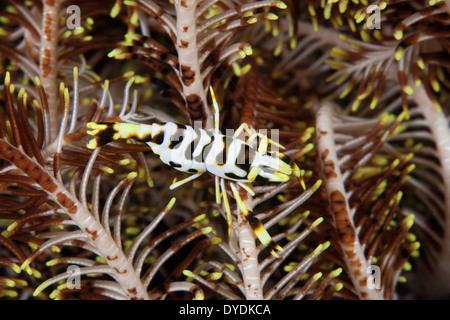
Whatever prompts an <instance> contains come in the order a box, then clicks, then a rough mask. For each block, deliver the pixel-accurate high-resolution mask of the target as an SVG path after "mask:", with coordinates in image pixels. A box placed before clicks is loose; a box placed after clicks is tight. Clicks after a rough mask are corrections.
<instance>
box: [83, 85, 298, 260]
mask: <svg viewBox="0 0 450 320" xmlns="http://www.w3.org/2000/svg"><path fill="white" fill-rule="evenodd" d="M210 92H211V97H212V102H213V107H214V125H215V128H214V130H213V131H208V130H204V129H200V128H196V127H192V126H187V125H183V124H178V123H174V122H166V123H152V124H132V123H120V122H116V123H107V122H89V123H88V124H87V127H88V129H90V130H89V131H88V134H90V135H93V136H95V138H94V139H92V140H90V141H89V143H88V144H87V147H88V148H89V149H95V148H97V147H100V146H102V145H104V144H107V143H108V142H110V141H113V140H117V139H129V138H132V139H135V140H137V141H140V142H144V143H146V144H148V145H149V146H150V147H151V149H152V151H153V152H154V153H155V154H156V155H158V156H159V157H160V159H161V161H162V162H163V163H165V164H167V165H169V166H171V167H172V168H175V169H177V170H179V171H183V172H188V173H191V175H190V176H188V177H187V178H185V179H183V180H180V181H176V180H175V181H174V182H173V183H172V185H171V186H170V189H171V190H173V189H175V188H177V187H179V186H181V185H183V184H185V183H187V182H189V181H192V180H194V179H196V178H198V177H200V176H201V175H202V174H203V173H205V172H209V173H211V174H212V175H214V177H215V194H216V202H217V204H221V203H222V201H223V205H224V209H225V212H226V215H227V222H228V232H229V233H230V232H231V221H232V216H231V210H230V205H229V201H228V197H227V192H226V189H225V180H227V181H228V182H229V184H230V188H231V191H232V193H233V196H234V198H235V200H236V202H237V205H238V207H239V209H240V210H241V211H242V212H243V213H244V216H245V217H246V219H247V221H248V222H249V224H250V226H251V227H252V229H253V230H254V232H255V234H256V236H257V237H258V239H259V240H260V241H261V243H262V244H263V245H265V246H267V247H268V248H269V250H270V253H271V254H272V255H274V256H275V257H278V254H277V253H276V250H277V251H283V249H282V247H281V246H280V245H278V244H277V243H275V242H274V241H273V239H272V237H271V236H270V234H269V233H268V232H267V230H266V229H265V228H264V226H263V224H262V223H261V221H260V220H259V219H258V218H256V217H255V215H254V213H253V212H252V211H250V210H248V208H247V206H246V205H245V203H244V201H243V199H242V198H241V196H240V194H239V192H238V187H237V186H241V187H242V188H244V189H245V190H246V191H247V192H248V193H249V194H250V195H251V196H254V195H255V193H254V192H253V190H252V189H251V188H250V187H249V186H248V185H247V183H251V182H254V181H267V182H268V181H270V182H280V183H281V182H286V181H288V180H289V179H290V176H291V175H293V176H295V177H297V178H298V179H299V180H300V182H301V185H302V187H303V188H304V189H305V185H304V182H303V179H302V176H303V174H304V171H303V170H300V168H299V167H298V166H297V165H296V164H295V163H294V162H292V161H290V159H289V158H288V157H287V156H286V155H284V154H283V153H280V152H272V153H268V152H267V149H268V145H269V143H270V144H273V145H276V146H279V147H281V148H282V146H281V145H279V144H277V143H275V142H274V141H272V140H270V139H269V138H268V137H267V136H266V135H263V134H261V133H253V134H251V135H250V136H249V138H248V140H246V141H244V140H242V139H239V136H240V134H241V133H242V132H243V131H246V132H250V129H249V127H248V126H247V125H246V124H245V123H243V124H242V125H241V126H240V127H239V128H238V129H237V130H236V131H235V133H234V135H233V136H228V135H224V134H222V133H221V132H220V131H219V108H218V105H217V101H216V98H215V95H214V91H213V90H212V88H210ZM250 133H251V132H250ZM256 137H260V138H261V139H260V140H261V141H260V143H259V146H258V148H257V149H255V148H254V147H253V146H252V145H251V142H252V141H253V140H254V139H255V138H256Z"/></svg>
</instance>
